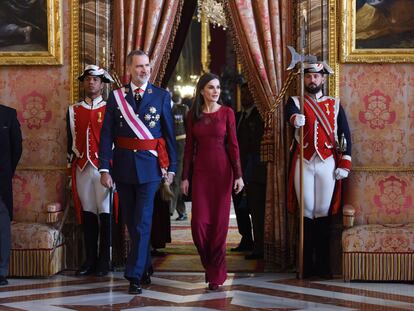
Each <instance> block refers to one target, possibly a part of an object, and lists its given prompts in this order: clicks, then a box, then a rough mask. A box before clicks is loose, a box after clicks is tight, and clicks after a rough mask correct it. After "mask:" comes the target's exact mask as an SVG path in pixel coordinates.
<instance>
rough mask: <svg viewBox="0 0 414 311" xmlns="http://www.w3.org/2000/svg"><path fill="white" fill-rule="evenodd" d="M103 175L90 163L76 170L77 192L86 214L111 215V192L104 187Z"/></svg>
mask: <svg viewBox="0 0 414 311" xmlns="http://www.w3.org/2000/svg"><path fill="white" fill-rule="evenodd" d="M100 179H101V174H100V173H99V172H98V170H97V169H96V168H95V167H94V166H93V165H92V164H90V163H88V164H86V166H85V168H84V169H83V171H81V170H80V169H79V167H77V168H76V190H77V191H78V195H79V199H80V201H81V203H82V208H83V211H84V212H91V213H94V214H101V213H109V190H108V189H107V188H105V187H104V186H102V184H101V182H100Z"/></svg>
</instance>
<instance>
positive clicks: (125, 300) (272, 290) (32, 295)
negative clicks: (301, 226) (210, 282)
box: [0, 272, 414, 311]
mask: <svg viewBox="0 0 414 311" xmlns="http://www.w3.org/2000/svg"><path fill="white" fill-rule="evenodd" d="M127 288H128V283H127V281H126V280H124V279H123V277H122V273H121V272H115V273H112V274H111V275H110V276H108V277H104V278H96V277H76V276H74V275H73V273H70V272H66V273H64V274H61V275H56V276H54V277H51V278H47V279H9V285H7V286H3V287H0V310H30V311H52V310H53V311H62V310H154V311H158V310H160V311H162V310H168V311H173V310H178V311H187V310H200V311H201V310H321V311H322V310H324V311H328V310H414V290H413V289H414V287H413V285H412V284H400V283H355V282H352V283H344V282H343V281H342V280H341V279H336V280H329V281H323V280H312V281H309V280H307V281H301V280H297V279H296V278H295V275H293V274H283V273H277V274H273V273H259V274H243V273H237V274H234V273H233V274H229V278H228V280H227V281H226V283H225V284H224V285H223V286H222V287H221V288H220V289H219V290H218V291H214V292H213V291H209V290H208V289H206V284H205V283H204V275H203V274H202V273H188V272H187V273H186V272H180V273H178V272H176V273H172V272H156V273H155V274H154V276H153V277H152V284H151V285H147V286H145V287H144V288H143V292H142V294H141V295H138V296H134V295H129V294H127Z"/></svg>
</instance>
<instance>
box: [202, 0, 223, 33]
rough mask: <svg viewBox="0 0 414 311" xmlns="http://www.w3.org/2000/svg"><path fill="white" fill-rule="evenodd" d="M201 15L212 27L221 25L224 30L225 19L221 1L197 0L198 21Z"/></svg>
mask: <svg viewBox="0 0 414 311" xmlns="http://www.w3.org/2000/svg"><path fill="white" fill-rule="evenodd" d="M202 16H205V17H206V19H207V21H209V22H210V23H211V24H213V27H215V26H217V27H223V29H224V30H226V28H227V21H226V14H225V13H224V6H223V3H221V2H219V1H217V0H198V8H197V19H198V21H199V22H201V17H202Z"/></svg>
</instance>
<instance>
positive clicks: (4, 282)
mask: <svg viewBox="0 0 414 311" xmlns="http://www.w3.org/2000/svg"><path fill="white" fill-rule="evenodd" d="M7 284H9V281H7V279H6V277H5V276H4V275H0V286H3V285H7Z"/></svg>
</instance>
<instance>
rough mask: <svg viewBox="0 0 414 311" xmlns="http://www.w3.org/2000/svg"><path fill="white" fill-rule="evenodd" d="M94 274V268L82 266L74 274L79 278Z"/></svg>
mask: <svg viewBox="0 0 414 311" xmlns="http://www.w3.org/2000/svg"><path fill="white" fill-rule="evenodd" d="M94 272H95V267H92V266H82V267H80V269H79V270H78V271H77V272H76V275H79V276H85V275H91V274H93V273H94Z"/></svg>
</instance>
